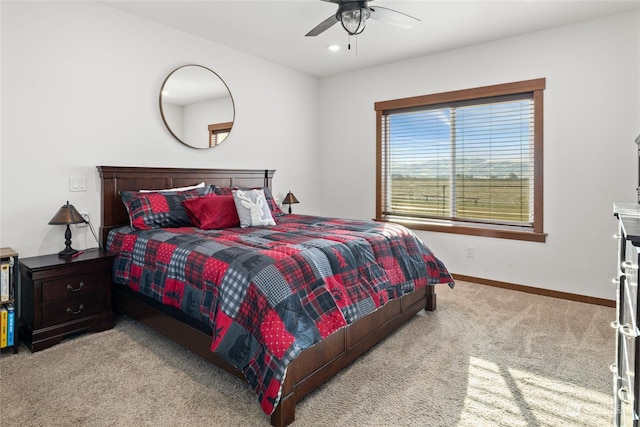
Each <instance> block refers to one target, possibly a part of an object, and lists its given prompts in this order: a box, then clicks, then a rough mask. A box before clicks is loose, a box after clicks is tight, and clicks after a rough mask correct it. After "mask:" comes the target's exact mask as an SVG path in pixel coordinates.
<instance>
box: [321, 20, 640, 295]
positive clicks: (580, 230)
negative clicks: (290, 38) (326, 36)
mask: <svg viewBox="0 0 640 427" xmlns="http://www.w3.org/2000/svg"><path fill="white" fill-rule="evenodd" d="M540 77H546V79H547V80H546V82H547V89H546V90H545V94H544V120H545V122H544V230H545V231H546V232H547V233H548V238H547V242H546V243H528V242H519V241H513V240H504V239H495V238H483V237H472V236H461V235H454V234H446V233H430V232H418V234H419V235H420V237H421V238H423V240H424V241H425V242H427V244H428V245H429V246H430V247H431V248H432V249H433V250H434V252H435V253H436V254H438V255H439V256H440V257H441V258H442V259H443V261H444V262H445V264H446V265H447V266H448V267H449V268H450V270H451V271H452V272H454V273H458V274H464V275H469V276H475V277H481V278H485V279H491V280H498V281H504V282H509V283H516V284H522V285H527V286H535V287H540V288H547V289H553V290H558V291H563V292H570V293H576V294H582V295H588V296H594V297H601V298H607V299H615V287H614V286H613V285H611V279H612V278H613V276H614V274H615V266H614V261H615V258H616V254H615V250H616V246H615V243H614V240H613V239H612V237H611V236H612V235H613V234H614V233H615V232H616V222H615V220H614V217H613V216H612V203H613V202H614V201H629V202H634V201H635V200H636V196H635V191H634V190H635V186H636V182H637V173H638V164H637V157H636V148H637V147H636V145H635V144H634V143H633V141H634V139H635V138H636V137H637V136H638V134H640V123H639V121H640V14H639V13H637V12H633V13H627V14H620V15H614V16H611V17H607V18H603V19H598V20H593V21H589V22H584V23H581V24H577V25H571V26H566V27H562V28H557V29H553V30H548V31H543V32H538V33H532V34H527V35H524V36H520V37H515V38H510V39H505V40H500V41H496V42H493V43H487V44H482V45H477V46H473V47H469V48H465V49H460V50H455V51H449V52H444V53H440V54H436V55H430V56H426V57H422V58H419V59H414V60H410V61H403V62H398V63H394V64H390V65H385V66H379V67H375V68H371V69H368V70H364V71H360V72H354V73H349V74H344V75H338V76H333V77H329V78H326V79H323V81H322V88H321V102H322V107H321V114H322V116H321V117H322V122H321V127H320V129H321V132H322V137H321V144H320V147H321V148H320V149H321V164H322V165H323V168H322V172H321V173H322V175H321V177H322V186H321V193H320V194H321V207H322V210H321V213H322V214H323V215H333V216H343V217H352V218H362V219H365V218H372V217H373V216H374V215H375V147H376V142H375V141H376V136H375V113H374V109H373V108H374V107H373V104H374V102H376V101H385V100H390V99H397V98H403V97H408V96H415V95H425V94H430V93H439V92H445V91H451V90H457V89H466V88H472V87H479V86H486V85H492V84H498V83H507V82H513V81H519V80H526V79H533V78H540ZM467 246H473V247H474V248H475V257H474V258H467V257H466V247H467Z"/></svg>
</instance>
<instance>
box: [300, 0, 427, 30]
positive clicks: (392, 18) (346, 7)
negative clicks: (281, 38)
mask: <svg viewBox="0 0 640 427" xmlns="http://www.w3.org/2000/svg"><path fill="white" fill-rule="evenodd" d="M322 1H326V2H329V3H336V4H337V5H338V11H337V12H336V14H335V15H331V16H330V17H328V18H327V19H325V20H324V21H322V22H321V23H320V24H318V25H317V26H316V27H315V28H314V29H313V30H311V31H309V32H308V33H307V34H305V35H306V36H317V35H318V34H320V33H322V32H324V31H326V30H328V29H329V28H330V27H331V26H333V24H335V23H336V22H340V23H341V24H342V27H343V28H344V29H345V31H346V32H347V33H349V35H351V36H355V35H357V34H360V33H361V32H362V31H364V27H365V25H366V22H367V19H369V18H372V19H375V20H376V21H380V22H384V23H386V24H391V25H394V26H396V27H401V28H407V29H409V28H412V27H413V24H414V23H415V22H416V21H420V20H419V19H418V18H414V17H413V16H410V15H407V14H405V13H402V12H398V11H397V10H393V9H389V8H386V7H379V6H375V7H369V3H371V1H373V0H369V1H353V0H322Z"/></svg>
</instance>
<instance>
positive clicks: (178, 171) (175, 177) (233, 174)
mask: <svg viewBox="0 0 640 427" xmlns="http://www.w3.org/2000/svg"><path fill="white" fill-rule="evenodd" d="M97 168H98V172H99V174H100V181H101V186H100V188H101V199H100V210H101V213H100V219H101V225H100V241H101V242H102V246H103V247H104V246H105V244H106V242H107V235H108V234H109V231H111V230H112V229H113V228H116V227H121V226H123V225H128V224H129V214H128V213H127V209H126V208H125V206H124V203H122V199H121V198H120V191H125V190H128V191H137V190H142V189H144V190H155V189H164V188H173V187H185V186H188V185H196V184H199V183H201V182H204V183H205V184H214V185H217V186H218V187H233V186H237V187H271V181H272V178H273V174H274V173H275V171H274V170H269V169H183V168H157V167H132V166H97Z"/></svg>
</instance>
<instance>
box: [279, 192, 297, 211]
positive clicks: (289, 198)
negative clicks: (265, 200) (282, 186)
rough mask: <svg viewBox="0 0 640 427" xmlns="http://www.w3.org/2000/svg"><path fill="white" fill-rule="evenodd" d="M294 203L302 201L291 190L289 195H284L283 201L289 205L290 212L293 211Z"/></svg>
mask: <svg viewBox="0 0 640 427" xmlns="http://www.w3.org/2000/svg"><path fill="white" fill-rule="evenodd" d="M293 203H300V202H299V201H298V199H296V196H294V195H293V193H292V192H291V191H289V192H288V193H287V195H286V196H284V200H283V201H282V204H283V205H289V213H291V204H293Z"/></svg>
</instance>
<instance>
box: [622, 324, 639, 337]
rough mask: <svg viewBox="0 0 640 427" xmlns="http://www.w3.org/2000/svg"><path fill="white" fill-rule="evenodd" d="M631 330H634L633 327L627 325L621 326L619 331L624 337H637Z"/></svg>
mask: <svg viewBox="0 0 640 427" xmlns="http://www.w3.org/2000/svg"><path fill="white" fill-rule="evenodd" d="M631 328H632V326H631V325H630V324H628V323H626V324H624V325H620V327H619V328H618V329H619V330H620V332H621V333H622V335H624V336H627V337H629V338H635V337H637V336H638V334H636V333H635V331H632V330H631Z"/></svg>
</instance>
